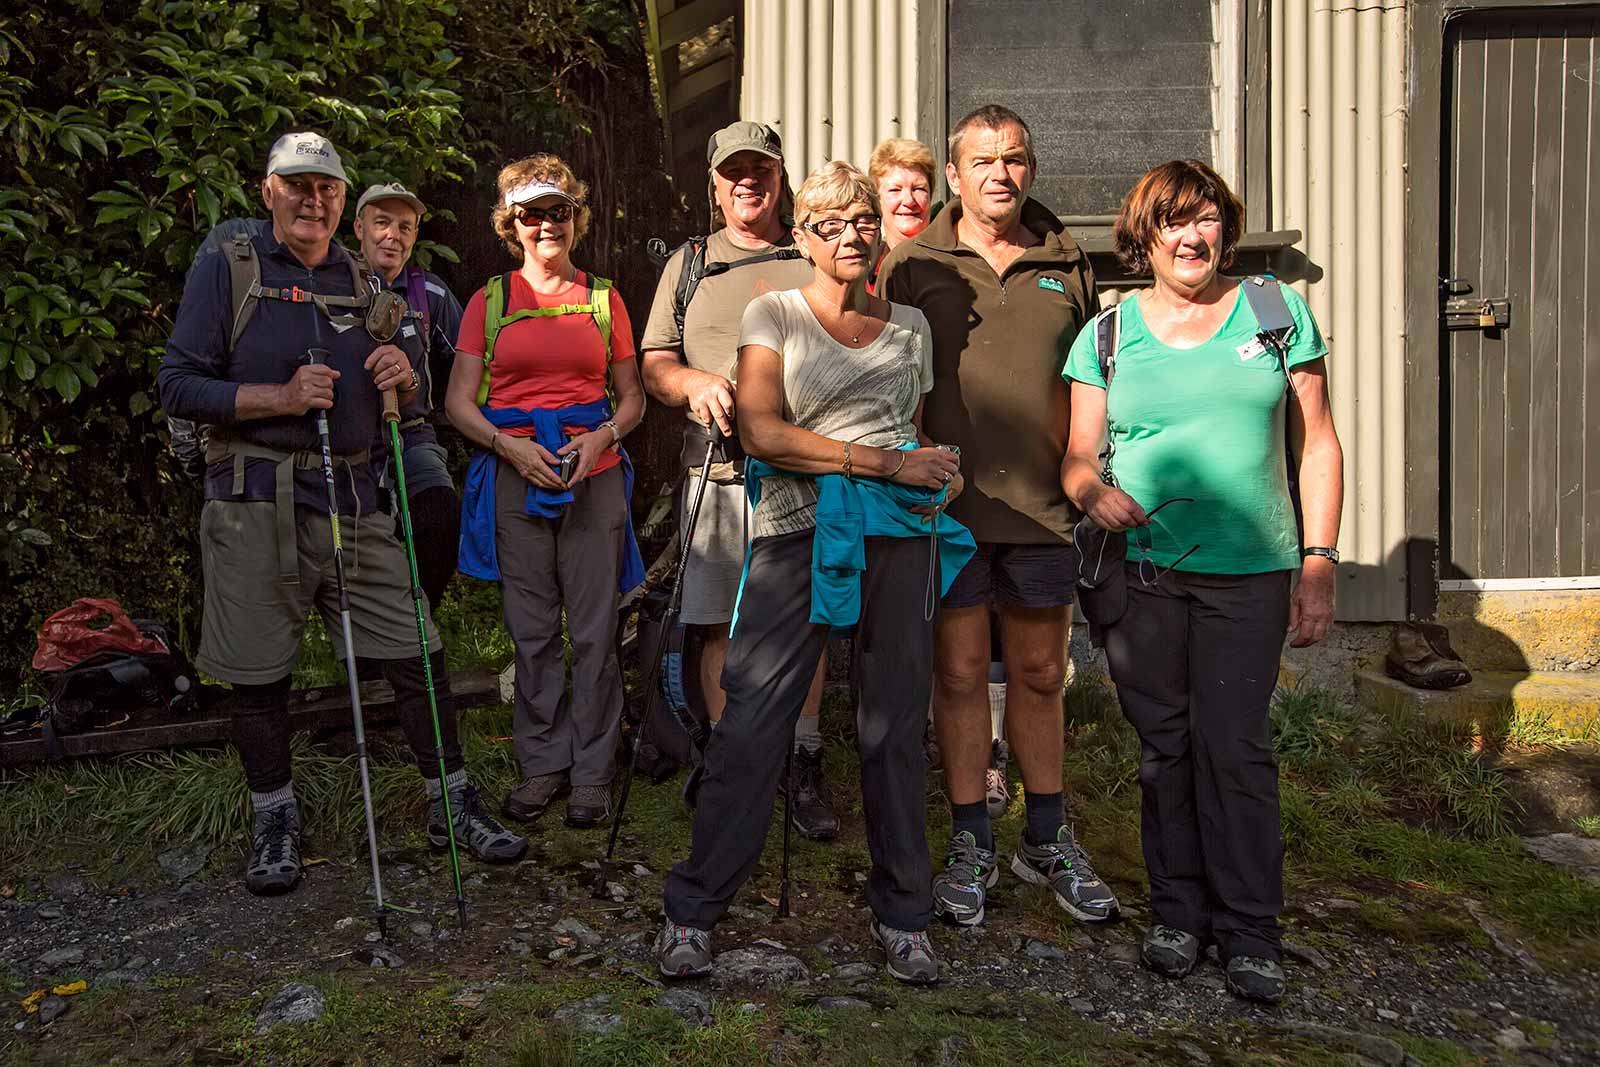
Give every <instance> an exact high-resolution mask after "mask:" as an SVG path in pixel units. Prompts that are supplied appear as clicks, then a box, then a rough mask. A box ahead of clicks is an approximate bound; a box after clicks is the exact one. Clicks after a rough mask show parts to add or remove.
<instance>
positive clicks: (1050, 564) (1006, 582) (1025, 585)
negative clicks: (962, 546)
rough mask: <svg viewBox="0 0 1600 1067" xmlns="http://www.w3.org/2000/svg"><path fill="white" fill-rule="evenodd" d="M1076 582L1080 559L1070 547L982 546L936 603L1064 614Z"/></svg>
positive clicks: (1054, 545) (983, 544)
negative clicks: (1059, 610)
mask: <svg viewBox="0 0 1600 1067" xmlns="http://www.w3.org/2000/svg"><path fill="white" fill-rule="evenodd" d="M1077 581H1078V553H1077V551H1076V550H1075V549H1074V548H1073V547H1072V546H1071V545H1067V544H1049V545H1007V544H1000V543H998V542H994V541H980V542H978V551H977V553H976V554H974V555H973V557H972V558H971V559H970V560H968V561H967V565H966V566H965V567H963V568H961V573H960V574H958V575H956V580H955V581H953V582H951V583H950V590H949V591H948V592H947V593H945V595H944V599H943V600H941V601H940V602H939V603H940V606H942V607H946V608H971V607H976V606H977V605H979V604H1007V605H1010V606H1011V607H1019V608H1063V607H1066V606H1067V605H1068V604H1071V603H1072V591H1073V589H1074V588H1075V587H1076V585H1077Z"/></svg>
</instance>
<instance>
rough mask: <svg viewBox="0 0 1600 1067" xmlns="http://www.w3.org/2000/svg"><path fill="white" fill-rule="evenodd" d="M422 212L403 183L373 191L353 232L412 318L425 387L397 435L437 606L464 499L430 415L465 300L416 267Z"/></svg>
mask: <svg viewBox="0 0 1600 1067" xmlns="http://www.w3.org/2000/svg"><path fill="white" fill-rule="evenodd" d="M425 214H427V208H426V207H424V206H423V203H422V200H421V199H420V198H419V197H418V196H417V195H416V194H415V193H413V192H411V191H410V190H409V189H407V188H406V187H405V186H404V185H401V184H400V183H399V182H393V183H390V184H385V185H373V186H369V187H368V189H367V191H366V192H364V193H362V194H361V199H360V200H357V201H356V220H355V233H356V240H357V241H359V242H360V244H361V257H362V259H364V260H366V263H367V266H368V267H370V268H371V269H372V270H374V271H376V272H377V273H378V275H379V276H380V277H381V278H382V279H383V283H384V284H385V285H386V286H388V287H389V289H391V290H393V291H394V292H397V293H399V294H400V295H401V296H402V297H404V298H405V301H406V306H407V308H408V311H407V313H406V314H407V320H406V323H405V324H404V325H403V326H401V327H400V333H401V336H402V337H403V338H404V339H405V340H406V341H414V342H415V345H412V344H407V345H406V347H407V348H408V349H411V350H412V351H415V352H417V353H418V354H419V355H420V356H421V357H422V358H419V359H418V360H417V363H416V370H417V376H418V378H420V379H421V382H422V385H421V387H420V388H419V389H418V390H417V392H416V395H415V396H413V397H412V398H411V399H410V401H409V402H408V403H406V404H405V405H403V406H402V408H401V412H400V415H401V421H400V437H401V442H402V447H403V449H404V453H403V454H404V456H405V465H406V495H407V497H408V498H409V503H410V505H411V522H412V525H413V527H414V528H415V529H416V533H417V537H416V542H417V570H418V573H419V576H420V578H421V580H422V591H423V592H424V593H426V594H427V597H428V603H429V604H431V605H433V606H434V607H435V608H437V607H438V606H439V601H440V599H441V598H442V597H443V596H444V590H445V586H446V585H448V584H449V582H450V577H451V575H453V574H455V571H456V547H457V545H456V543H457V541H458V540H459V539H460V537H461V497H460V496H459V495H458V494H457V493H456V487H455V483H454V482H453V481H452V480H451V478H450V468H449V464H448V462H447V456H446V454H445V450H444V447H443V446H442V445H440V444H439V438H438V435H437V434H435V433H434V429H433V425H432V423H431V422H430V421H429V415H430V414H431V412H432V411H433V409H434V407H435V406H436V405H437V404H439V403H442V401H443V398H442V396H438V395H436V390H435V389H434V383H435V382H436V381H437V380H438V377H439V376H441V375H442V376H443V377H444V378H446V379H448V377H449V375H450V365H451V363H452V362H454V359H455V348H454V345H455V338H456V334H457V333H458V332H459V331H460V329H461V303H460V301H458V300H457V299H456V297H455V294H454V293H452V292H451V291H450V288H449V286H447V285H445V283H444V282H443V281H442V280H441V279H440V278H439V276H438V275H436V274H433V273H431V272H429V271H425V270H423V269H422V268H421V267H418V266H415V265H413V264H412V263H411V250H412V249H413V248H414V247H416V243H417V236H418V234H419V233H420V231H421V225H422V216H423V215H425ZM435 371H437V372H439V373H438V375H436V374H435V373H434V372H435Z"/></svg>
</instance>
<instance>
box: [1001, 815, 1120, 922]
mask: <svg viewBox="0 0 1600 1067" xmlns="http://www.w3.org/2000/svg"><path fill="white" fill-rule="evenodd" d="M1011 870H1012V871H1013V872H1014V873H1015V874H1016V876H1017V877H1018V878H1021V879H1022V880H1023V881H1024V882H1027V883H1029V884H1030V885H1039V886H1044V887H1045V888H1046V889H1049V890H1050V891H1051V892H1052V893H1054V894H1055V897H1056V903H1057V904H1060V905H1061V906H1062V908H1064V909H1065V910H1066V911H1067V913H1068V914H1069V915H1071V916H1072V917H1073V918H1075V919H1078V920H1080V921H1082V922H1086V923H1101V922H1107V921H1109V920H1111V919H1114V918H1116V917H1117V912H1118V910H1119V909H1118V906H1117V898H1116V896H1115V895H1114V894H1113V893H1112V892H1111V890H1110V888H1108V887H1107V886H1106V884H1105V883H1104V882H1102V881H1101V880H1100V876H1099V875H1098V874H1095V873H1094V868H1093V867H1092V866H1090V864H1089V857H1088V856H1087V855H1085V854H1084V851H1083V849H1082V848H1081V847H1080V846H1079V845H1078V839H1077V837H1075V836H1074V835H1073V833H1072V828H1071V827H1068V826H1063V827H1062V828H1061V829H1060V830H1058V831H1057V832H1056V839H1055V840H1054V841H1052V842H1050V843H1049V844H1045V845H1037V846H1035V845H1030V844H1028V837H1027V834H1026V833H1024V834H1023V835H1022V836H1021V838H1020V839H1019V840H1018V841H1017V854H1016V857H1015V858H1014V859H1013V860H1012V861H1011Z"/></svg>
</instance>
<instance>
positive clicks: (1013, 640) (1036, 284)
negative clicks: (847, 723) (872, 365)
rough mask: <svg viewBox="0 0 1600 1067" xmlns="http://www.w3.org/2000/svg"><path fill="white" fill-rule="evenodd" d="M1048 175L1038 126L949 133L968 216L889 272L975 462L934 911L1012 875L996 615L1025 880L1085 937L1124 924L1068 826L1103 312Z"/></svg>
mask: <svg viewBox="0 0 1600 1067" xmlns="http://www.w3.org/2000/svg"><path fill="white" fill-rule="evenodd" d="M1036 170H1037V162H1036V159H1035V156H1034V152H1033V142H1032V137H1031V135H1030V133H1029V131H1028V126H1027V124H1026V123H1025V122H1023V121H1022V118H1021V117H1020V116H1018V115H1017V114H1016V112H1014V111H1012V110H1010V109H1009V108H1004V107H1000V106H998V105H993V104H991V105H988V106H985V107H982V108H979V109H978V110H977V111H974V112H973V113H972V114H970V115H968V116H967V117H966V118H964V119H962V120H961V121H960V122H959V123H957V124H956V126H955V128H954V129H953V130H952V131H951V134H950V163H949V164H948V165H947V167H946V177H947V178H948V180H949V182H950V185H951V187H952V188H953V189H955V190H956V191H957V192H958V193H959V195H960V199H959V200H958V201H956V202H955V203H953V204H952V205H951V206H950V207H949V208H947V209H946V210H944V211H942V212H940V213H939V216H938V217H937V218H936V219H934V220H933V222H932V223H931V224H930V225H929V226H928V228H927V229H926V230H924V231H922V233H920V234H918V235H917V236H916V237H914V238H912V239H911V240H909V241H905V242H902V243H901V244H900V245H899V246H897V247H896V248H895V249H894V251H893V252H891V253H890V254H889V256H888V258H887V259H886V260H885V261H884V264H883V268H882V271H881V273H880V275H879V282H878V284H879V287H880V288H879V291H880V292H882V293H883V294H884V295H885V296H886V297H888V299H889V300H891V301H894V302H896V303H902V304H911V305H914V306H915V307H918V308H921V309H922V312H923V314H925V315H926V316H927V317H928V323H929V326H930V327H931V328H932V331H933V377H934V384H933V391H932V392H931V393H929V394H928V399H927V402H926V404H925V405H924V407H923V430H924V432H926V433H927V434H928V435H929V436H930V437H932V438H933V439H934V440H935V441H938V442H940V443H941V444H953V445H958V446H960V448H961V471H962V474H963V475H964V476H965V477H966V480H967V489H966V492H964V493H962V494H961V496H960V497H959V498H957V500H956V501H955V503H953V504H952V505H951V507H950V515H951V517H953V518H955V519H958V520H960V521H961V522H963V523H965V524H966V525H967V527H968V528H969V529H970V530H971V531H972V535H973V536H974V537H975V538H977V541H978V552H977V554H976V555H974V556H973V557H972V560H971V561H970V562H968V564H967V565H966V567H965V568H963V570H962V572H961V573H960V574H959V575H958V576H957V577H956V579H955V582H954V583H953V584H952V585H951V586H950V589H949V591H948V592H947V593H946V594H945V597H944V600H943V602H942V605H941V610H940V613H939V621H938V625H937V630H936V633H935V640H936V642H937V645H936V649H937V651H936V660H935V662H936V664H937V667H936V669H935V673H934V686H933V721H934V729H935V731H936V732H937V733H938V737H939V751H940V755H941V756H942V758H943V762H944V771H945V784H946V788H947V790H948V792H949V795H950V811H951V841H950V852H949V860H948V863H947V865H946V868H945V869H944V870H943V871H941V872H940V873H939V874H938V875H937V876H935V878H934V885H933V891H934V909H935V911H936V912H937V913H939V914H940V915H943V916H944V917H945V918H947V919H950V920H951V921H954V922H956V923H959V924H962V925H974V924H976V923H979V922H982V921H983V916H984V904H985V900H986V890H987V888H988V887H989V886H992V885H994V879H995V878H996V877H997V876H998V870H997V859H996V849H995V842H994V832H993V829H992V828H991V826H990V824H989V814H988V810H987V805H986V804H985V795H984V794H985V781H984V772H985V771H986V770H987V769H988V767H989V756H990V741H991V736H992V735H991V732H990V731H991V726H990V719H989V708H988V684H987V683H988V667H989V648H990V643H989V642H990V635H989V608H990V606H991V605H993V606H994V607H995V608H996V609H997V610H998V614H999V617H1000V633H1001V646H1002V650H1003V652H1002V655H1003V657H1004V660H1005V666H1006V679H1007V682H1006V737H1007V740H1008V742H1009V744H1010V746H1011V752H1012V755H1013V756H1014V757H1015V759H1016V764H1017V766H1018V768H1019V769H1020V770H1021V772H1022V784H1023V789H1024V794H1023V795H1024V801H1025V804H1026V807H1027V827H1026V829H1025V831H1024V833H1023V837H1022V840H1021V841H1020V842H1019V843H1018V845H1017V850H1016V857H1015V861H1014V862H1013V863H1012V870H1013V871H1015V872H1016V873H1017V875H1018V876H1019V877H1021V878H1023V879H1024V880H1025V881H1028V882H1030V883H1033V884H1036V885H1041V886H1046V887H1048V888H1049V889H1050V890H1051V892H1053V893H1054V895H1055V897H1056V899H1057V901H1058V903H1060V905H1061V906H1062V907H1063V908H1064V909H1065V910H1066V911H1068V912H1069V913H1071V914H1072V915H1073V916H1075V917H1076V918H1078V919H1080V920H1083V921H1085V922H1101V921H1105V920H1108V919H1111V918H1114V917H1115V916H1116V914H1117V900H1116V897H1115V896H1113V895H1112V893H1111V891H1110V890H1109V889H1108V888H1107V887H1106V885H1105V883H1104V882H1103V881H1101V880H1100V879H1099V878H1098V877H1097V876H1096V875H1095V873H1094V870H1093V868H1092V867H1091V866H1090V864H1089V859H1088V857H1087V856H1086V855H1084V853H1083V850H1082V849H1081V848H1080V847H1079V846H1078V843H1077V840H1076V839H1075V837H1074V836H1073V833H1072V830H1071V828H1070V827H1068V826H1067V825H1066V823H1065V817H1064V814H1065V813H1064V810H1063V803H1062V775H1061V757H1062V714H1061V688H1062V681H1063V678H1064V676H1065V670H1066V664H1065V646H1066V636H1067V626H1068V624H1069V622H1070V618H1071V610H1072V594H1073V589H1074V585H1075V581H1076V575H1077V558H1076V554H1075V552H1074V550H1073V548H1072V543H1071V538H1072V532H1071V531H1072V523H1073V521H1074V519H1075V518H1076V515H1075V514H1074V513H1073V510H1072V508H1071V505H1070V504H1069V503H1068V501H1067V497H1066V492H1065V490H1063V489H1062V486H1061V462H1062V460H1063V458H1064V457H1065V456H1066V451H1067V391H1066V388H1065V383H1064V382H1062V380H1061V368H1062V366H1063V364H1064V363H1065V362H1066V357H1067V350H1068V348H1069V347H1070V346H1071V344H1072V340H1073V338H1074V337H1076V336H1077V333H1078V331H1079V330H1080V329H1081V328H1082V327H1083V325H1084V324H1085V323H1087V322H1088V321H1089V319H1090V318H1091V317H1092V316H1093V315H1094V314H1095V312H1096V311H1098V310H1099V301H1098V299H1097V298H1096V296H1095V288H1094V275H1093V273H1092V272H1091V271H1090V269H1089V262H1088V258H1087V257H1086V256H1085V255H1084V254H1083V252H1082V250H1080V249H1079V248H1078V245H1077V243H1076V242H1075V241H1073V239H1072V236H1071V235H1070V234H1069V233H1068V232H1067V230H1066V227H1065V226H1063V225H1062V223H1061V221H1060V220H1059V219H1057V218H1056V217H1055V216H1054V215H1052V214H1051V213H1050V212H1049V211H1047V210H1046V209H1045V208H1044V207H1043V206H1042V205H1041V204H1039V203H1038V202H1037V201H1035V200H1032V199H1029V197H1028V190H1029V188H1031V187H1032V185H1033V179H1034V175H1035V173H1036Z"/></svg>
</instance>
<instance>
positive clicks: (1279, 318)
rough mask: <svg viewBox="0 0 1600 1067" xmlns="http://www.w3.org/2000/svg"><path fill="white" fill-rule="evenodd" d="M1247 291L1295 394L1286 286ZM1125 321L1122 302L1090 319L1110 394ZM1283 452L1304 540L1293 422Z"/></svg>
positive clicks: (1107, 459)
mask: <svg viewBox="0 0 1600 1067" xmlns="http://www.w3.org/2000/svg"><path fill="white" fill-rule="evenodd" d="M1239 285H1240V287H1241V288H1242V289H1243V290H1244V298H1245V301H1246V302H1247V303H1248V304H1249V305H1250V313H1251V314H1252V315H1254V316H1255V317H1256V339H1257V340H1259V341H1260V342H1261V343H1262V345H1264V346H1265V347H1266V348H1267V350H1268V351H1270V352H1272V353H1273V354H1274V355H1276V356H1277V357H1278V368H1279V369H1280V370H1282V371H1283V387H1284V390H1285V392H1288V393H1293V392H1294V380H1293V379H1291V378H1290V377H1289V335H1290V334H1291V333H1293V332H1294V316H1293V315H1292V314H1290V312H1289V303H1288V301H1287V300H1285V299H1284V296H1283V283H1282V282H1280V281H1278V279H1276V278H1274V277H1273V276H1272V275H1270V274H1253V275H1251V276H1250V277H1248V278H1245V279H1244V280H1243V281H1241V282H1240V283H1239ZM1121 320H1122V304H1121V302H1120V301H1119V302H1118V303H1116V304H1114V305H1112V306H1111V307H1109V308H1106V309H1105V310H1104V311H1102V312H1100V314H1098V315H1096V316H1095V317H1094V318H1093V319H1091V320H1090V324H1089V325H1090V328H1091V329H1092V330H1094V354H1095V359H1096V360H1097V361H1098V362H1099V364H1100V377H1101V378H1102V379H1104V380H1105V383H1106V390H1107V392H1109V391H1110V389H1111V378H1112V376H1113V375H1114V374H1116V372H1117V345H1118V340H1119V338H1118V330H1119V328H1120V326H1121ZM1112 451H1113V450H1112V447H1111V441H1110V435H1109V434H1108V435H1107V440H1106V448H1105V451H1104V452H1102V453H1100V459H1101V461H1102V462H1103V463H1104V464H1105V469H1104V470H1102V471H1101V474H1100V478H1101V480H1102V481H1106V482H1107V484H1115V483H1114V482H1111V481H1109V479H1110V477H1111V453H1112ZM1283 451H1284V456H1285V457H1286V458H1287V460H1288V462H1287V463H1286V464H1285V466H1286V467H1287V468H1288V474H1289V501H1290V503H1291V504H1293V506H1294V523H1295V529H1296V530H1298V531H1299V532H1300V535H1301V540H1302V541H1304V539H1305V538H1304V534H1305V520H1304V517H1303V515H1302V513H1301V509H1300V471H1299V463H1298V462H1297V461H1296V459H1295V455H1294V448H1293V447H1292V446H1291V445H1290V442H1289V420H1288V419H1284V421H1283Z"/></svg>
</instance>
